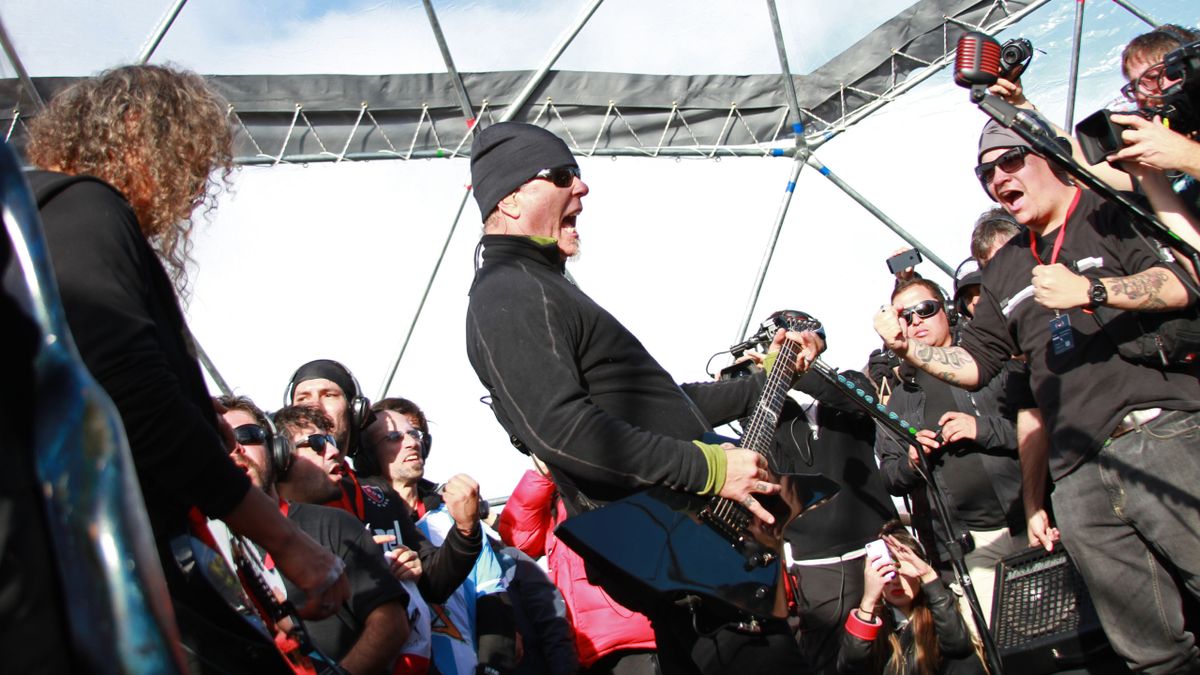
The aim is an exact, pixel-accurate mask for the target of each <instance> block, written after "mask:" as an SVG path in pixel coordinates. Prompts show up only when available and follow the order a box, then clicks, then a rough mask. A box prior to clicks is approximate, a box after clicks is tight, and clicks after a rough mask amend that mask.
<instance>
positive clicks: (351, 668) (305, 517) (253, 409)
mask: <svg viewBox="0 0 1200 675" xmlns="http://www.w3.org/2000/svg"><path fill="white" fill-rule="evenodd" d="M219 402H220V404H221V405H222V406H223V407H224V408H225V412H224V414H223V416H224V418H225V421H226V422H228V423H229V425H230V426H231V427H233V434H234V439H235V443H234V446H233V449H232V450H231V451H230V454H231V456H232V458H233V462H234V464H236V465H237V466H238V467H240V468H241V469H242V470H244V471H245V472H246V475H247V476H248V477H249V478H250V482H251V483H253V484H254V486H255V487H257V488H259V489H260V490H262V491H263V492H265V493H267V495H268V496H269V497H271V498H272V499H274V500H276V501H277V502H278V503H279V509H280V511H282V512H283V514H284V515H285V516H287V518H288V519H289V520H292V521H293V522H295V523H296V524H297V525H299V527H300V529H301V530H303V531H304V532H307V533H308V534H309V535H310V536H312V537H313V538H314V539H316V540H317V542H319V543H320V544H321V545H322V546H324V547H325V548H326V549H328V550H330V551H332V552H333V553H334V554H336V555H337V556H338V558H340V559H341V560H342V561H343V562H344V564H345V569H346V577H347V578H348V579H349V581H350V595H349V598H348V599H347V600H346V601H345V602H344V603H342V604H340V605H339V606H338V607H337V608H336V611H335V612H334V614H333V615H332V616H330V617H328V618H326V619H322V620H320V621H307V622H305V627H306V628H307V630H308V633H309V636H310V637H311V638H312V640H313V643H314V644H315V645H316V646H317V648H318V649H320V650H321V652H322V653H323V654H324V655H325V656H327V657H329V658H331V659H333V660H334V661H335V662H337V664H338V666H340V667H341V668H342V669H343V670H344V671H346V672H348V673H381V672H385V671H386V672H390V669H391V666H392V663H393V662H394V661H395V659H396V657H397V655H398V654H399V653H400V651H401V649H402V647H403V645H404V643H405V641H406V640H407V639H408V635H409V631H410V626H409V623H408V614H407V611H406V605H407V603H408V601H409V597H408V593H407V592H405V590H404V588H403V587H402V586H401V585H400V583H399V582H398V581H397V580H396V579H395V578H394V577H393V576H392V574H391V571H390V570H389V569H388V564H387V562H386V561H385V560H384V558H383V551H382V550H381V549H380V548H379V546H378V545H377V544H376V543H375V542H374V541H372V540H371V536H370V534H369V533H367V532H366V531H365V530H364V529H363V527H362V523H360V522H359V521H358V520H357V519H355V518H354V517H353V516H351V515H350V514H348V513H345V512H344V511H341V510H340V509H331V508H327V507H324V506H318V505H317V504H318V503H319V501H320V500H322V499H323V498H325V497H326V496H327V495H328V494H329V493H330V492H331V491H338V490H339V488H338V487H337V485H336V483H335V482H334V481H332V480H331V479H330V476H331V474H330V473H329V470H330V467H331V466H332V461H333V460H335V459H336V458H337V456H338V454H339V451H338V449H337V445H336V443H335V442H334V441H333V437H332V436H330V435H329V434H328V433H327V431H328V430H327V429H326V428H323V426H322V425H320V424H319V422H320V420H318V419H316V417H315V416H312V415H306V414H305V411H306V410H307V409H298V408H297V409H292V410H290V411H287V414H285V415H284V416H282V417H281V418H280V419H279V421H280V423H281V426H280V431H279V433H281V434H285V435H286V436H287V437H288V438H289V439H290V440H289V441H288V442H286V443H283V444H279V445H276V439H274V438H273V435H272V434H273V432H272V429H271V426H270V424H269V422H268V421H267V417H266V415H265V414H264V413H263V411H262V410H260V409H259V408H258V406H256V405H254V403H253V402H252V401H251V400H250V399H248V398H246V397H237V398H234V397H230V396H225V397H222V398H220V399H219ZM315 412H317V413H318V414H320V412H319V411H315ZM284 588H285V589H286V592H287V595H288V597H290V598H300V597H302V594H301V593H300V592H299V591H298V589H296V587H295V586H293V585H292V584H291V583H290V582H286V581H285V583H284Z"/></svg>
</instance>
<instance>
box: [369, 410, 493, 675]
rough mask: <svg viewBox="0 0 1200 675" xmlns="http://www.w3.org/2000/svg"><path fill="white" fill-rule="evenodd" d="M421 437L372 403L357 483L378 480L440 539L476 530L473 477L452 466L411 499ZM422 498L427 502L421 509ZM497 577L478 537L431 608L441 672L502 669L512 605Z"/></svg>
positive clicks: (421, 458)
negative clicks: (445, 477)
mask: <svg viewBox="0 0 1200 675" xmlns="http://www.w3.org/2000/svg"><path fill="white" fill-rule="evenodd" d="M381 403H382V402H381ZM424 441H425V434H424V433H423V432H422V431H421V430H420V429H417V428H416V427H414V426H413V424H412V422H411V421H410V419H409V416H408V415H405V414H402V413H400V412H397V411H395V410H391V409H387V408H383V407H379V406H377V407H376V409H375V417H374V421H372V423H371V425H370V426H369V427H367V429H366V431H365V432H364V437H363V453H362V455H360V457H361V458H362V459H363V460H367V461H361V462H360V467H361V470H360V475H361V476H363V482H364V484H365V485H364V487H369V486H380V487H383V488H385V489H387V490H389V492H391V491H394V494H398V495H400V497H401V499H403V500H404V503H405V505H406V506H407V507H408V510H409V512H410V514H411V516H412V519H413V521H414V522H415V523H416V526H417V528H418V529H419V530H420V531H421V532H422V534H424V535H425V536H426V537H428V538H429V540H430V541H431V542H433V543H434V544H435V545H437V546H443V545H444V542H446V541H448V538H449V537H450V536H452V535H453V534H454V533H456V532H457V533H465V532H472V531H475V532H477V531H480V530H482V525H481V523H480V520H479V508H478V504H479V485H478V484H477V483H476V482H475V480H474V479H472V478H471V477H470V476H468V475H466V474H457V475H455V476H454V477H452V478H451V479H450V480H449V481H447V482H446V484H445V485H443V486H441V487H440V488H439V489H438V490H437V491H438V492H439V493H440V501H437V502H436V503H435V502H432V501H429V502H427V501H423V500H420V499H418V495H417V483H418V482H420V481H421V480H422V479H423V478H422V477H423V476H424V475H425V457H426V455H425V448H426V446H425V443H424ZM471 500H474V504H472V503H471ZM427 503H429V504H430V505H431V507H432V508H430V509H429V510H428V511H427V510H426V504H427ZM472 506H473V508H472ZM503 577H504V574H503V571H502V569H501V565H500V560H499V558H498V557H497V556H496V552H495V550H494V549H493V548H492V545H491V543H490V542H489V539H488V538H487V537H484V538H483V541H482V542H481V547H480V550H479V552H478V555H476V556H474V558H473V559H472V561H471V569H470V573H469V574H468V575H467V576H466V579H465V581H464V582H463V583H462V584H461V585H460V586H459V587H458V588H456V589H455V591H454V593H453V594H451V595H450V597H449V598H447V599H446V600H445V601H444V602H442V603H440V605H439V606H438V607H437V608H435V611H437V612H438V615H439V617H440V618H441V622H442V624H441V625H438V626H435V628H434V635H433V658H434V663H435V665H437V667H438V669H439V670H440V671H441V672H443V673H448V674H450V673H462V672H474V671H475V668H476V667H477V666H480V667H484V666H486V667H490V668H491V669H492V670H494V671H496V672H508V671H510V670H512V668H513V667H514V666H515V663H516V637H515V634H514V632H513V625H514V618H513V610H512V604H511V600H510V598H509V595H508V593H507V587H506V585H505V582H504V578H503Z"/></svg>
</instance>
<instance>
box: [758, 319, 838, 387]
mask: <svg viewBox="0 0 1200 675" xmlns="http://www.w3.org/2000/svg"><path fill="white" fill-rule="evenodd" d="M789 340H790V341H792V342H795V343H796V344H797V345H798V346H799V350H797V352H796V363H795V365H796V375H797V376H799V375H803V374H804V373H806V372H808V367H809V366H811V365H812V362H813V361H814V360H815V359H816V358H817V357H818V356H820V355H821V352H824V351H825V340H823V339H822V338H821V336H820V335H817V334H816V333H814V332H812V331H808V330H806V331H803V332H797V331H794V330H789V331H785V330H784V329H782V328H780V329H779V330H778V331H776V332H775V339H773V340H771V346H770V347H768V348H767V353H768V354H775V353H777V352H779V350H780V349H782V348H783V343H784V342H786V341H789Z"/></svg>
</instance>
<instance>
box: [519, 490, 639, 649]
mask: <svg viewBox="0 0 1200 675" xmlns="http://www.w3.org/2000/svg"><path fill="white" fill-rule="evenodd" d="M565 517H566V510H565V509H564V508H563V504H562V498H561V497H559V496H558V492H557V491H556V489H555V485H554V481H553V480H552V479H551V478H550V477H549V476H543V475H541V474H540V473H538V472H536V471H526V472H525V475H524V476H522V477H521V482H519V483H517V487H516V489H514V490H513V494H512V496H511V497H509V498H508V502H507V503H505V505H504V510H503V511H501V512H500V518H499V519H498V520H497V521H496V529H497V530H498V531H499V532H500V536H501V537H503V538H504V541H505V542H506V543H507V544H509V545H510V546H516V547H517V548H519V549H521V550H522V551H524V552H525V553H526V554H527V555H529V556H530V557H532V558H538V557H540V556H542V555H545V556H546V560H547V562H548V566H549V568H550V578H551V579H553V580H554V585H555V586H558V589H559V590H560V591H562V594H563V598H564V599H566V602H567V612H568V613H569V615H570V617H571V623H572V624H573V625H574V626H575V646H576V648H577V649H578V650H579V664H580V665H581V666H583V667H584V668H587V667H589V666H591V665H592V664H594V663H595V662H596V661H598V660H600V659H601V658H602V657H604V656H607V655H608V654H611V653H612V652H615V651H617V650H620V649H643V650H653V649H655V644H654V630H653V629H652V628H651V627H650V621H649V619H647V618H646V617H645V616H644V615H642V614H638V613H637V612H634V611H633V610H630V609H626V608H625V607H624V606H622V605H619V604H617V601H616V600H613V599H612V598H610V597H608V594H607V593H605V592H604V591H603V590H602V589H600V588H599V587H597V586H593V585H592V584H590V583H588V580H587V574H586V573H585V572H584V569H583V559H582V558H580V557H579V555H578V554H577V553H575V551H572V550H571V548H570V547H568V546H567V545H566V544H563V543H562V542H560V541H559V540H558V537H555V536H554V527H555V526H557V525H558V524H559V523H561V522H562V521H563V519H564V518H565Z"/></svg>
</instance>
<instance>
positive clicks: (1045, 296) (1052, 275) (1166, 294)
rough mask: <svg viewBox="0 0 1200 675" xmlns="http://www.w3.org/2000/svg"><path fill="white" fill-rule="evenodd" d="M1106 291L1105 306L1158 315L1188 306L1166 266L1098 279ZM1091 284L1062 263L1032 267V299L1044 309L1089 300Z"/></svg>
mask: <svg viewBox="0 0 1200 675" xmlns="http://www.w3.org/2000/svg"><path fill="white" fill-rule="evenodd" d="M1100 282H1101V283H1103V284H1104V288H1105V289H1107V290H1108V301H1107V302H1105V303H1104V306H1105V307H1112V308H1114V309H1125V310H1136V311H1139V312H1161V311H1166V310H1169V309H1180V308H1183V307H1186V306H1187V304H1188V295H1187V291H1186V290H1185V289H1184V287H1183V284H1182V283H1181V282H1180V281H1179V277H1177V276H1175V273H1174V272H1172V271H1171V270H1170V269H1167V268H1166V267H1150V268H1147V269H1145V270H1143V271H1141V272H1138V273H1137V274H1131V275H1129V276H1127V277H1108V278H1105V279H1101V280H1100ZM1091 285H1092V282H1091V281H1090V280H1089V279H1088V278H1087V277H1084V276H1080V275H1078V274H1075V273H1074V272H1072V271H1071V270H1070V269H1068V268H1067V267H1066V266H1064V265H1063V264H1062V263H1058V264H1055V265H1039V266H1037V267H1035V268H1033V297H1034V299H1035V300H1037V301H1038V303H1039V304H1041V305H1042V306H1043V307H1048V308H1050V309H1071V308H1073V307H1084V306H1086V305H1088V304H1089V303H1090V301H1091V297H1090V294H1089V291H1090V289H1091Z"/></svg>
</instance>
